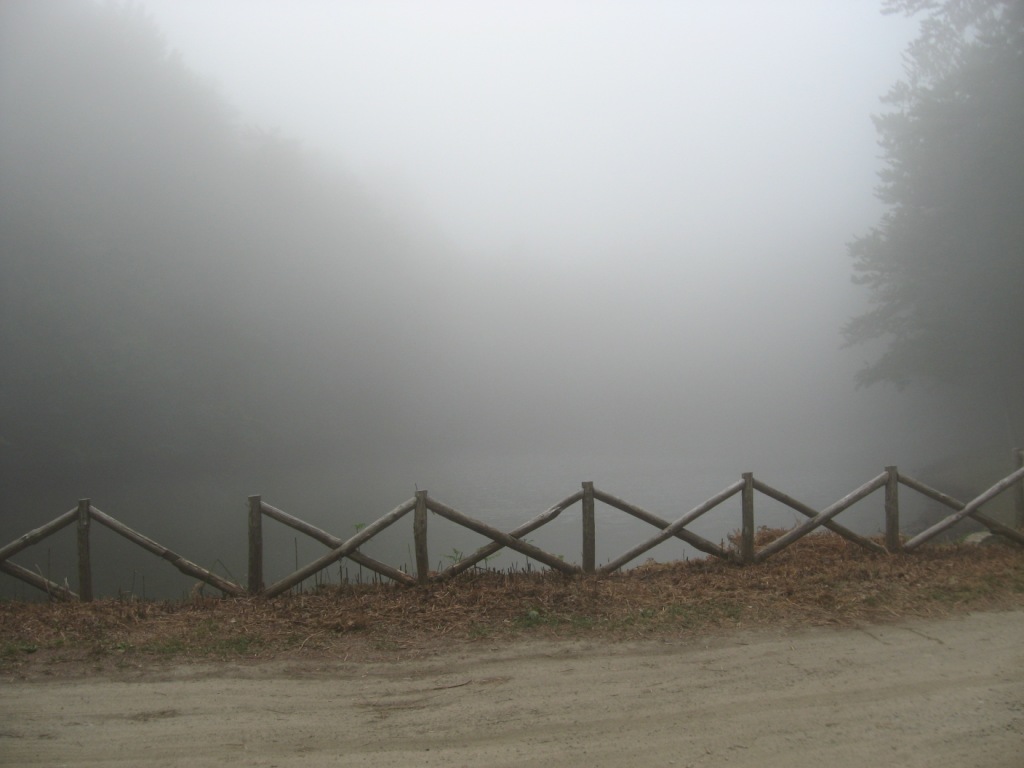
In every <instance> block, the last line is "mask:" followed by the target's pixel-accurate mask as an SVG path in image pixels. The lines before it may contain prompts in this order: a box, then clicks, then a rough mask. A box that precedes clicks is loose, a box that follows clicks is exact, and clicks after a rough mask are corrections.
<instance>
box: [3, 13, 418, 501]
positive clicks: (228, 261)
mask: <svg viewBox="0 0 1024 768" xmlns="http://www.w3.org/2000/svg"><path fill="white" fill-rule="evenodd" d="M2 13H3V17H4V18H3V23H2V24H0V28H2V29H3V30H4V33H3V34H4V39H3V41H2V42H3V45H2V48H3V54H2V67H0V100H2V101H3V104H4V105H5V108H4V110H3V111H2V113H0V200H2V206H0V269H2V272H3V281H2V287H0V290H2V297H0V302H2V307H3V309H2V312H3V317H2V323H0V326H2V330H0V334H2V338H0V343H2V346H3V349H4V357H5V362H6V365H5V372H4V374H3V378H2V380H0V425H2V426H0V437H2V441H0V449H2V451H3V463H4V466H5V467H6V468H7V469H8V470H10V471H11V477H12V478H18V482H17V485H19V486H21V490H23V491H25V492H31V485H32V484H33V483H35V482H45V481H44V479H43V477H44V475H48V476H49V477H51V478H52V477H55V476H64V477H68V476H73V477H75V478H78V479H80V480H85V479H86V478H91V477H94V476H95V474H96V473H100V474H104V473H108V472H110V471H117V472H120V473H124V474H128V473H139V472H142V473H146V472H149V471H154V470H156V469H157V468H158V469H159V471H161V472H167V471H169V470H171V471H173V469H174V468H175V467H176V468H178V470H179V471H181V472H187V471H189V470H190V469H194V468H195V467H197V466H199V465H203V464H205V463H208V462H211V461H216V462H219V463H221V464H222V465H225V466H227V467H231V466H235V467H240V466H245V465H252V464H259V463H260V462H261V461H262V460H263V456H264V454H265V453H266V451H267V448H266V445H267V443H268V441H273V442H274V444H275V445H276V446H277V448H279V449H283V450H286V451H288V452H291V453H295V452H304V451H311V452H312V451H316V450H318V449H321V448H323V447H324V446H326V445H334V446H336V445H337V444H338V443H339V441H343V440H345V439H347V437H346V436H348V437H350V436H351V434H352V433H353V432H354V431H359V432H361V433H363V434H365V432H366V427H367V425H368V423H369V422H372V423H373V428H374V429H375V430H381V429H386V425H387V423H388V422H389V421H390V420H393V418H394V417H395V415H396V413H398V412H400V411H401V409H402V405H401V403H399V402H397V401H395V400H394V399H393V398H389V393H388V392H387V390H386V388H384V387H377V386H376V385H375V383H374V382H375V381H376V380H377V379H378V377H379V376H380V375H381V374H382V373H385V372H395V371H400V370H401V369H402V367H403V366H405V365H409V366H414V364H415V361H413V360H407V357H408V356H409V354H410V350H409V348H408V345H404V343H403V340H402V333H403V331H402V330H401V328H400V327H398V326H396V325H395V324H394V323H392V322H391V321H390V319H389V318H387V316H386V313H385V312H382V311H381V306H384V305H386V306H392V307H394V306H401V305H402V304H403V303H406V302H408V301H409V300H410V299H411V297H412V293H413V287H414V286H417V287H422V286H423V283H422V277H423V276H422V275H417V272H416V270H417V264H418V263H419V261H417V260H416V259H414V258H412V251H411V249H412V243H413V242H414V241H415V242H419V243H420V246H419V247H420V249H421V250H429V249H430V248H432V247H436V246H433V245H431V244H430V240H431V236H430V235H429V233H426V232H416V231H415V226H414V225H412V224H411V223H406V222H405V221H403V220H402V217H401V214H400V213H393V212H389V211H387V210H385V209H384V208H383V207H382V206H381V205H380V204H379V203H378V202H376V201H375V200H373V199H372V198H371V196H370V195H369V194H368V193H366V192H365V191H363V190H362V189H360V187H359V186H358V185H357V184H356V183H355V182H354V181H353V180H351V179H347V178H345V177H344V176H343V174H341V173H340V172H337V171H334V170H331V169H325V168H322V167H319V166H318V165H317V164H316V163H315V160H314V158H312V157H310V156H309V155H308V154H306V153H304V152H302V151H301V150H300V149H298V148H296V147H295V146H293V145H292V144H290V143H289V142H288V141H287V140H285V139H282V138H280V137H279V136H277V135H275V134H267V133H263V132H260V131H257V130H254V129H249V128H245V127H243V126H240V125H239V124H237V122H236V120H235V119H234V118H233V116H232V114H231V110H230V108H229V106H228V105H227V104H226V103H225V101H224V100H223V99H222V97H221V96H219V95H218V93H217V92H216V90H215V89H214V88H212V87H211V86H210V85H208V84H207V83H205V82H203V81H202V80H201V79H200V78H198V77H197V76H196V75H195V74H193V73H192V72H190V71H189V70H188V69H187V68H186V67H185V66H184V65H183V64H182V63H181V61H180V60H179V59H178V58H177V57H176V56H174V55H171V54H169V53H168V50H167V46H166V45H165V43H164V42H163V40H162V39H161V37H160V34H159V32H158V30H156V29H155V28H154V27H153V25H152V24H151V23H150V22H149V21H148V20H147V18H146V17H145V16H144V15H143V14H142V13H141V12H140V11H138V10H136V9H133V8H131V7H127V8H118V7H115V6H103V7H100V6H96V5H94V4H91V3H61V4H49V3H47V4H42V3H32V2H15V3H7V4H5V5H4V7H3V11H2ZM399 278H401V279H399ZM422 326H423V320H421V321H420V327H421V328H422ZM364 447H365V445H364ZM114 467H116V470H114V469H113V468H114ZM8 490H13V489H12V488H10V487H9V488H8Z"/></svg>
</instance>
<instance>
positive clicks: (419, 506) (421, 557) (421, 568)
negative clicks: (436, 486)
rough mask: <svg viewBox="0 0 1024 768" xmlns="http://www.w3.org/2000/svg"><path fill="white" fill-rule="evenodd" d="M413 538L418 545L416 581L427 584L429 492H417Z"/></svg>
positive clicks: (428, 575) (428, 572) (428, 563)
mask: <svg viewBox="0 0 1024 768" xmlns="http://www.w3.org/2000/svg"><path fill="white" fill-rule="evenodd" d="M412 536H413V540H414V541H415V545H416V580H417V581H418V582H419V583H420V584H426V583H427V581H428V580H429V579H430V552H429V551H428V550H427V492H426V491H416V509H415V510H414V511H413V518H412Z"/></svg>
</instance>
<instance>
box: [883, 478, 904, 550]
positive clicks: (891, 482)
mask: <svg viewBox="0 0 1024 768" xmlns="http://www.w3.org/2000/svg"><path fill="white" fill-rule="evenodd" d="M885 471H886V472H888V473H889V477H888V478H887V479H886V481H885V548H886V549H887V550H889V551H890V552H899V551H900V549H901V548H902V547H903V543H902V542H901V541H900V473H899V470H897V469H896V467H886V468H885Z"/></svg>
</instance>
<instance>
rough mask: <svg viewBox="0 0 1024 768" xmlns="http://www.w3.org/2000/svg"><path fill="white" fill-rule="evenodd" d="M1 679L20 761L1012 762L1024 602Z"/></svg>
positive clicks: (1021, 721) (1017, 765)
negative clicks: (608, 639) (702, 633)
mask: <svg viewBox="0 0 1024 768" xmlns="http://www.w3.org/2000/svg"><path fill="white" fill-rule="evenodd" d="M119 675H126V676H125V679H116V678H114V677H111V676H109V675H106V676H99V677H88V678H85V679H70V680H69V679H64V680H53V681H29V682H25V681H18V680H7V681H4V682H3V686H2V692H3V695H2V696H0V764H3V765H17V766H42V765H45V766H100V765H102V766H139V765H147V766H196V767H197V768H199V767H201V766H224V765H228V766H279V767H281V768H284V767H285V766H304V767H308V766H313V767H316V766H339V765H340V766H374V768H384V767H385V766H403V768H408V767H409V766H445V767H446V768H453V767H457V766H474V768H476V767H478V766H487V767H488V768H492V767H496V766H528V765H538V766H540V765H544V766H581V767H582V766H586V768H594V767H595V766H596V767H598V768H600V767H601V766H626V765H645V766H712V765H713V766H720V765H728V766H774V765H785V766H787V768H799V766H816V768H820V766H822V765H827V766H829V768H844V767H845V766H867V765H889V766H901V767H907V766H921V767H924V766H927V767H928V768H941V767H942V766H950V768H952V767H954V766H955V767H956V768H961V766H977V767H979V768H996V767H999V768H1021V766H1024V612H1020V611H1016V612H1009V613H982V614H971V615H969V616H965V617H960V618H955V619H946V620H941V621H934V622H905V623H900V624H895V625H886V626H866V627H863V628H861V629H848V628H847V629H815V630H810V631H804V632H799V633H791V632H783V631H777V632H765V631H763V630H762V631H759V632H757V633H731V634H727V635H715V636H710V637H707V638H704V639H700V640H692V639H691V640H679V641H659V642H644V643H636V644H612V645H604V644H599V643H596V642H586V641H564V642H544V643H541V642H533V641H520V642H515V643H511V644H503V645H499V646H496V647H488V646H486V645H470V646H460V647H455V648H452V649H451V650H450V651H448V652H446V653H444V654H442V655H439V656H434V657H431V658H428V659H419V660H412V661H398V662H392V663H374V664H354V663H346V662H344V661H323V660H321V661H308V660H303V661H292V662H287V661H276V662H270V663H262V664H254V665H246V664H226V665H215V666H194V665H180V666H175V667H169V668H163V669H158V670H155V671H143V672H141V673H140V672H138V671H135V672H131V671H129V672H127V673H125V672H121V673H119Z"/></svg>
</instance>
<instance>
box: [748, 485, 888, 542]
mask: <svg viewBox="0 0 1024 768" xmlns="http://www.w3.org/2000/svg"><path fill="white" fill-rule="evenodd" d="M754 490H756V491H760V492H761V493H763V494H764V495H765V496H768V497H769V498H772V499H775V500H776V501H779V502H782V503H783V504H785V505H786V506H787V507H790V508H792V509H794V510H796V511H797V512H799V513H800V514H801V515H803V516H804V517H809V518H812V519H813V518H815V517H817V516H818V514H819V512H818V510H816V509H814V508H813V507H810V506H808V505H807V504H804V503H803V502H801V501H797V500H796V499H794V498H793V497H792V496H790V495H789V494H786V493H783V492H782V491H780V490H778V489H777V488H773V487H772V486H770V485H768V484H767V483H762V482H761V481H760V480H758V479H757V478H754ZM822 526H823V527H825V528H828V529H829V530H830V531H832V532H833V533H837V534H839V535H840V536H842V537H843V538H844V539H848V540H849V541H852V542H853V543H855V544H859V545H860V546H862V547H864V549H867V550H869V551H871V552H877V553H878V554H885V553H886V552H887V551H888V550H887V549H886V548H885V547H883V546H882V545H881V544H879V543H877V542H874V541H872V540H871V539H868V538H865V537H864V536H861V535H859V534H856V533H854V532H853V531H851V530H850V529H849V528H847V527H845V526H842V525H840V524H839V523H837V522H836V521H835V520H827V521H825V522H824V523H822Z"/></svg>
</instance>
